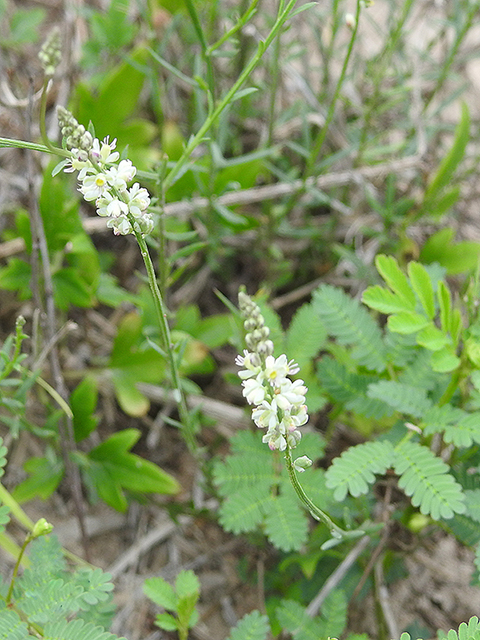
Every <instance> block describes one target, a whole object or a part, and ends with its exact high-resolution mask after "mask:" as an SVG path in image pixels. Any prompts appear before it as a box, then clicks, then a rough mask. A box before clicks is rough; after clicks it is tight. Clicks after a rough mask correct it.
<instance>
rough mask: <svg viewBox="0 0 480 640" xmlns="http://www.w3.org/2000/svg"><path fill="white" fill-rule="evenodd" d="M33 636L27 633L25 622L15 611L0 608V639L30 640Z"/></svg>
mask: <svg viewBox="0 0 480 640" xmlns="http://www.w3.org/2000/svg"><path fill="white" fill-rule="evenodd" d="M33 637H34V636H31V635H30V634H29V633H28V627H27V623H26V622H23V621H22V620H21V619H20V616H19V615H18V613H17V612H16V611H10V610H8V609H1V608H0V639H1V640H31V638H33Z"/></svg>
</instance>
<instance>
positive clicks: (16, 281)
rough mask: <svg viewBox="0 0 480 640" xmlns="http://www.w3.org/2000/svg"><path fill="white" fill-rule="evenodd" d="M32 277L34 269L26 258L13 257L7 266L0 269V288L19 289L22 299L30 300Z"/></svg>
mask: <svg viewBox="0 0 480 640" xmlns="http://www.w3.org/2000/svg"><path fill="white" fill-rule="evenodd" d="M31 277H32V269H31V267H30V265H29V264H28V263H27V262H25V260H20V258H11V259H10V260H9V261H8V264H7V266H6V267H2V268H1V269H0V289H6V290H7V291H17V292H18V296H19V298H20V300H28V299H29V298H30V297H31V295H32V290H31V287H30V282H31Z"/></svg>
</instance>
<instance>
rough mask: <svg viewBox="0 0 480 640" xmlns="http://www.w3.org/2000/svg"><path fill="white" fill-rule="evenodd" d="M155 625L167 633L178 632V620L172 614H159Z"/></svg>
mask: <svg viewBox="0 0 480 640" xmlns="http://www.w3.org/2000/svg"><path fill="white" fill-rule="evenodd" d="M155 624H156V625H157V627H160V629H164V630H165V631H176V630H177V629H178V620H177V618H175V616H172V615H171V614H170V613H159V614H158V615H157V616H156V617H155Z"/></svg>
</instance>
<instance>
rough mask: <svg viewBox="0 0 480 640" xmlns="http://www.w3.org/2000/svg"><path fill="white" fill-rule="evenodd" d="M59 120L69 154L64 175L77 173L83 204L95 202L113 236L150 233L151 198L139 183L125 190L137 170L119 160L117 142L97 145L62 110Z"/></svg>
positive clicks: (96, 142) (86, 132) (59, 111)
mask: <svg viewBox="0 0 480 640" xmlns="http://www.w3.org/2000/svg"><path fill="white" fill-rule="evenodd" d="M58 120H59V124H60V126H61V129H62V135H63V136H64V139H65V144H66V146H67V148H68V149H69V151H70V152H71V157H70V158H69V159H68V161H67V162H66V163H65V166H64V171H65V172H67V173H73V172H74V171H78V180H79V182H80V186H79V188H78V190H79V191H80V193H82V195H83V197H84V198H85V200H87V202H91V201H93V200H95V204H96V207H97V214H98V215H99V216H102V217H106V218H109V219H108V221H107V226H108V227H109V228H111V229H112V230H113V232H114V233H115V235H127V234H129V233H140V234H142V235H146V234H148V233H151V232H152V230H153V227H154V222H153V217H152V214H150V213H148V211H147V209H148V207H149V206H150V194H149V193H148V191H147V190H146V189H145V188H143V187H141V186H140V184H139V183H138V182H135V183H134V184H133V185H132V186H131V187H130V188H129V187H128V184H129V183H130V182H132V180H133V178H134V177H135V175H136V173H137V169H136V167H135V166H134V165H133V164H132V162H131V161H130V160H126V159H124V160H120V154H119V153H118V151H115V148H116V144H117V141H116V139H115V140H112V141H111V142H110V139H109V137H108V136H107V137H106V138H104V139H103V140H102V141H101V142H100V140H99V139H98V138H94V137H93V136H92V135H91V133H90V132H88V131H86V130H85V127H83V126H82V125H80V124H79V123H78V122H77V121H76V120H75V118H74V117H73V116H72V114H71V113H70V112H69V111H67V110H66V109H64V108H63V107H59V108H58ZM119 160H120V161H119Z"/></svg>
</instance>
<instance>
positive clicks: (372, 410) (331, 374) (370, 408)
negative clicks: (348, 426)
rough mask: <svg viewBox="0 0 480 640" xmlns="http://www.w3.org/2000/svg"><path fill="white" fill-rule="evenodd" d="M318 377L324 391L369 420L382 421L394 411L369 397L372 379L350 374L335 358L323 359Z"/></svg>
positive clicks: (383, 403) (318, 366)
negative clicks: (368, 392) (368, 391)
mask: <svg viewBox="0 0 480 640" xmlns="http://www.w3.org/2000/svg"><path fill="white" fill-rule="evenodd" d="M317 370H318V376H319V379H320V382H321V383H322V385H323V386H324V389H325V390H326V391H327V392H328V393H329V394H330V395H331V396H332V398H333V399H334V400H335V401H337V402H340V403H341V404H344V405H345V408H346V409H349V410H352V411H355V412H356V413H359V414H360V415H363V416H366V417H367V418H370V417H371V418H376V419H381V418H383V417H385V416H387V415H392V413H393V411H392V410H391V408H390V407H389V405H387V404H386V403H385V402H384V401H383V400H374V399H373V398H368V397H367V388H368V385H369V384H370V383H371V382H372V377H371V376H367V375H360V374H356V373H350V372H349V371H347V368H346V367H345V365H343V364H341V363H339V362H337V361H336V360H334V359H333V358H322V359H321V360H320V362H319V363H318V365H317Z"/></svg>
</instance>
